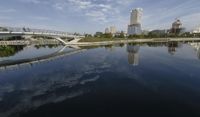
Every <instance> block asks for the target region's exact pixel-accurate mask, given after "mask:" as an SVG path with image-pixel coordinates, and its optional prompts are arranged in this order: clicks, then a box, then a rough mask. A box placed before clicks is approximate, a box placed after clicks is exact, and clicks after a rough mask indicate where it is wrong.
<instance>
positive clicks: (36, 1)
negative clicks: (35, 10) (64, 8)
mask: <svg viewBox="0 0 200 117" xmlns="http://www.w3.org/2000/svg"><path fill="white" fill-rule="evenodd" d="M20 1H21V2H27V3H34V4H39V3H41V1H40V0H20Z"/></svg>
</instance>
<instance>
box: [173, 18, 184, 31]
mask: <svg viewBox="0 0 200 117" xmlns="http://www.w3.org/2000/svg"><path fill="white" fill-rule="evenodd" d="M182 25H183V24H182V23H181V21H180V20H179V19H177V20H176V21H175V22H173V23H172V28H171V31H170V33H173V34H180V33H183V32H184V28H183V27H182Z"/></svg>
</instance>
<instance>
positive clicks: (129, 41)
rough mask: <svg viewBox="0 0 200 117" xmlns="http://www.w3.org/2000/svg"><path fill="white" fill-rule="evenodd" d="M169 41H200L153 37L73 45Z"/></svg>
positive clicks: (86, 44) (198, 39)
mask: <svg viewBox="0 0 200 117" xmlns="http://www.w3.org/2000/svg"><path fill="white" fill-rule="evenodd" d="M170 41H200V38H155V39H126V40H125V39H123V40H117V39H116V40H112V41H100V42H78V43H76V44H74V45H77V46H91V45H110V44H120V43H124V44H126V43H148V42H170Z"/></svg>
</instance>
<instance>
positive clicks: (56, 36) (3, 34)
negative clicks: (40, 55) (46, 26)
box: [0, 31, 84, 45]
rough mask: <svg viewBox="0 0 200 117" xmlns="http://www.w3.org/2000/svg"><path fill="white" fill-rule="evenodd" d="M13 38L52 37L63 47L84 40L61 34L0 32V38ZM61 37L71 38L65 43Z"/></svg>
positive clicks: (80, 37)
mask: <svg viewBox="0 0 200 117" xmlns="http://www.w3.org/2000/svg"><path fill="white" fill-rule="evenodd" d="M13 36H48V37H52V38H54V39H56V40H58V41H60V42H61V43H63V44H64V45H68V44H75V43H77V42H78V41H79V40H80V39H82V38H84V36H77V35H73V34H67V33H63V32H11V31H9V32H0V37H13ZM62 37H66V38H71V39H70V40H69V42H66V41H64V40H63V39H62Z"/></svg>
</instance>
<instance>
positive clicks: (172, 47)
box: [168, 42, 178, 55]
mask: <svg viewBox="0 0 200 117" xmlns="http://www.w3.org/2000/svg"><path fill="white" fill-rule="evenodd" d="M176 48H178V42H169V43H168V52H169V53H170V54H171V55H174V54H175V53H176Z"/></svg>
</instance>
